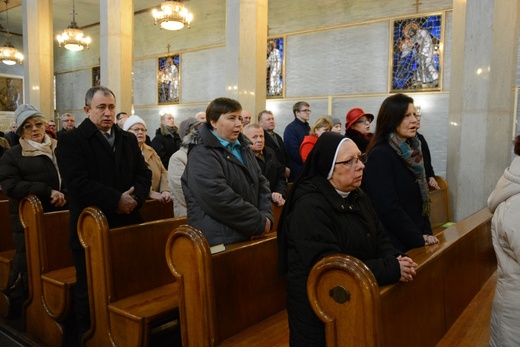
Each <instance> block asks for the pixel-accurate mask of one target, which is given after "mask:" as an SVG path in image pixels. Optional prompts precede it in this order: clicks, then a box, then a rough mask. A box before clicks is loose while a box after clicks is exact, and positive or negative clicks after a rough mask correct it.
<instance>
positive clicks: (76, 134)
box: [56, 118, 152, 249]
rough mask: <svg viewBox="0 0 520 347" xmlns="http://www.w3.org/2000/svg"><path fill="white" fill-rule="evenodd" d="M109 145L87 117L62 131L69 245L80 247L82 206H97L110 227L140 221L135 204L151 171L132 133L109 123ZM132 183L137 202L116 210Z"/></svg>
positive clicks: (61, 161)
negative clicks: (130, 207) (129, 209)
mask: <svg viewBox="0 0 520 347" xmlns="http://www.w3.org/2000/svg"><path fill="white" fill-rule="evenodd" d="M112 132H113V134H115V143H114V149H112V148H111V147H110V145H109V143H108V141H107V140H106V138H105V137H104V136H103V134H102V133H101V131H99V129H98V128H97V127H96V126H95V125H94V123H92V121H91V120H90V119H89V118H86V119H85V120H84V121H83V122H82V123H81V124H80V126H79V127H77V128H76V129H73V130H71V131H67V132H66V133H63V134H62V135H61V137H60V139H59V141H58V148H57V151H56V152H57V156H58V165H59V168H60V172H61V176H62V179H63V182H64V183H65V185H66V187H67V189H68V192H69V196H68V198H69V206H70V240H69V245H70V247H71V248H72V249H82V248H83V247H82V246H81V244H80V242H79V239H78V234H77V230H76V229H77V228H76V224H77V221H78V218H79V215H80V214H81V212H82V211H83V209H84V208H85V207H88V206H97V207H99V208H100V209H101V210H102V211H103V213H104V214H105V215H106V217H107V219H108V223H109V225H110V227H111V228H113V227H116V226H122V225H129V224H133V223H138V222H140V221H141V218H140V215H139V211H138V208H139V207H140V206H141V205H142V204H143V203H144V201H145V199H146V197H147V196H148V194H149V193H150V186H151V181H152V173H151V171H150V170H149V169H148V167H147V165H146V162H145V161H144V158H143V155H142V153H141V150H140V149H139V146H138V144H137V138H136V137H135V135H134V134H132V133H129V132H126V131H123V130H121V129H119V127H117V126H113V127H112ZM132 186H133V187H134V188H135V190H134V195H135V196H136V198H137V200H138V202H139V206H138V208H136V209H134V210H133V211H132V213H130V214H118V213H116V211H117V208H118V204H119V199H120V198H121V195H122V194H123V193H124V192H125V191H127V190H128V189H130V187H132Z"/></svg>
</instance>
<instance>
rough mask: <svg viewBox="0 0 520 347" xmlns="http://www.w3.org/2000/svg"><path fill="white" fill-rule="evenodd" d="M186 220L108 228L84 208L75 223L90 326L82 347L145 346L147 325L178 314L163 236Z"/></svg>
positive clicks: (103, 220) (103, 219)
mask: <svg viewBox="0 0 520 347" xmlns="http://www.w3.org/2000/svg"><path fill="white" fill-rule="evenodd" d="M183 223H186V218H185V217H183V218H176V219H175V218H171V219H165V220H160V221H154V222H147V223H142V224H136V225H131V226H126V227H121V228H115V229H109V228H108V222H107V220H106V217H105V216H104V215H103V213H102V212H101V210H99V209H98V208H96V207H88V208H86V209H85V210H84V211H83V213H82V214H81V215H80V218H79V220H78V234H79V238H80V242H81V244H82V245H83V247H84V248H85V255H86V260H87V278H88V287H89V298H90V313H91V327H90V330H89V331H88V332H87V333H86V334H85V336H84V337H83V343H84V344H85V345H87V346H112V345H115V346H148V345H149V343H150V332H151V328H152V324H154V323H157V322H161V321H163V320H169V321H172V320H174V319H175V318H176V317H177V313H178V294H177V292H178V287H179V286H178V283H177V282H176V281H175V279H174V278H173V277H172V276H171V274H170V273H169V270H168V267H167V265H166V260H165V257H164V247H165V244H166V240H167V239H168V235H169V234H170V232H171V231H172V230H174V229H175V228H177V227H178V226H179V225H181V224H183Z"/></svg>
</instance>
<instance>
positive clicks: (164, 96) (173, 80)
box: [157, 55, 179, 104]
mask: <svg viewBox="0 0 520 347" xmlns="http://www.w3.org/2000/svg"><path fill="white" fill-rule="evenodd" d="M157 88H158V90H157V92H158V93H157V94H158V96H159V104H169V103H176V102H179V55H173V56H169V57H161V58H159V66H158V75H157Z"/></svg>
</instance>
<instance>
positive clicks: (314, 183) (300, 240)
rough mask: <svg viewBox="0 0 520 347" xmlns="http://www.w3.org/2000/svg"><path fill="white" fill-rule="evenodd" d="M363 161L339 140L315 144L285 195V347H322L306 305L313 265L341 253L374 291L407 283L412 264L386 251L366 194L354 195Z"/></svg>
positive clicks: (281, 235) (332, 137)
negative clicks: (361, 269)
mask: <svg viewBox="0 0 520 347" xmlns="http://www.w3.org/2000/svg"><path fill="white" fill-rule="evenodd" d="M365 161H366V157H365V156H364V155H362V154H361V152H360V151H359V149H358V148H357V146H356V144H355V143H354V142H353V141H352V140H350V139H348V138H344V137H343V136H342V135H341V134H337V133H333V132H326V133H324V134H323V135H322V136H321V137H320V138H319V139H318V141H317V143H316V146H315V147H314V150H313V151H312V152H311V154H310V155H309V157H308V158H307V161H306V162H305V164H304V166H303V168H302V171H301V174H300V176H299V177H298V180H297V181H296V182H295V183H294V186H293V188H292V190H291V193H290V194H289V197H288V199H287V201H286V203H285V207H284V210H283V212H282V216H281V219H280V225H281V226H282V228H281V230H279V231H278V242H279V254H280V271H281V272H282V273H284V274H285V273H287V312H288V315H289V328H290V345H291V346H325V330H324V325H323V323H322V322H321V321H320V320H319V319H318V318H317V317H316V315H315V314H314V312H313V311H312V308H311V306H310V304H309V301H308V299H307V289H306V286H307V278H308V276H309V273H310V270H311V269H312V267H313V266H314V264H315V263H316V262H318V261H319V260H320V259H322V258H323V257H325V256H327V255H331V254H337V253H344V254H348V255H352V256H354V257H356V258H358V259H360V260H362V261H363V262H364V263H365V264H366V265H367V266H368V268H369V269H370V270H371V271H372V272H373V274H374V276H375V278H376V280H377V282H378V283H379V284H380V285H385V284H390V283H395V282H398V281H403V282H407V281H411V280H412V279H413V276H414V275H415V267H416V266H417V264H415V263H414V262H413V261H412V259H410V258H409V257H407V256H406V255H404V254H403V253H401V252H399V251H398V250H396V249H394V248H393V247H392V244H391V243H390V240H388V238H387V237H386V236H385V235H384V233H383V226H382V225H381V223H380V222H379V219H378V218H377V215H376V213H375V211H374V209H373V207H372V205H371V203H370V200H369V199H368V197H367V196H366V194H365V193H364V192H363V191H362V190H361V189H359V186H360V185H361V179H362V177H363V169H364V167H365V165H364V162H365Z"/></svg>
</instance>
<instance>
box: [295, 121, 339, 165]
mask: <svg viewBox="0 0 520 347" xmlns="http://www.w3.org/2000/svg"><path fill="white" fill-rule="evenodd" d="M332 127H333V124H332V121H331V120H330V118H329V117H328V116H323V117H320V118H318V120H316V122H315V123H314V125H313V126H312V128H311V131H310V133H309V135H307V136H305V137H304V138H303V142H302V144H301V145H300V155H301V157H302V160H303V162H304V163H305V160H307V157H308V156H309V153H310V152H311V150H312V149H313V148H314V145H315V144H316V141H318V138H319V137H320V136H321V134H323V133H324V132H326V131H331V130H332Z"/></svg>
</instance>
